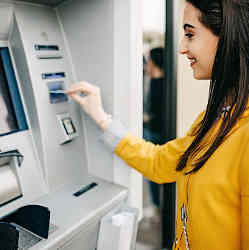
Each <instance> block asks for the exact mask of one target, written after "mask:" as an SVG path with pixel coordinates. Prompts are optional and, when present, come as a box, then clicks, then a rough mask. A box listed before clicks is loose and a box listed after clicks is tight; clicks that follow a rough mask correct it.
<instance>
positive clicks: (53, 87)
mask: <svg viewBox="0 0 249 250" xmlns="http://www.w3.org/2000/svg"><path fill="white" fill-rule="evenodd" d="M63 83H64V82H63V81H56V82H48V83H47V85H48V90H49V99H50V103H51V104H55V103H61V102H67V101H68V97H67V95H65V94H62V93H50V91H58V90H65V89H64V86H63Z"/></svg>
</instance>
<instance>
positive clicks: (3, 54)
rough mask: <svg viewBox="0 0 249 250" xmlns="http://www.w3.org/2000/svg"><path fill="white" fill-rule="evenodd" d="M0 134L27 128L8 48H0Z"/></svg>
mask: <svg viewBox="0 0 249 250" xmlns="http://www.w3.org/2000/svg"><path fill="white" fill-rule="evenodd" d="M0 107H1V109H0V136H3V135H6V134H10V133H14V132H18V131H22V130H26V129H28V126H27V121H26V117H25V113H24V109H23V105H22V101H21V97H20V93H19V89H18V86H17V81H16V77H15V73H14V69H13V66H12V63H11V58H10V54H9V50H8V48H1V49H0Z"/></svg>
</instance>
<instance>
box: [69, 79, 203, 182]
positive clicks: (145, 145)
mask: <svg viewBox="0 0 249 250" xmlns="http://www.w3.org/2000/svg"><path fill="white" fill-rule="evenodd" d="M79 92H81V93H83V94H87V96H84V97H82V96H81V95H80V94H79ZM68 94H69V95H70V96H71V97H72V98H73V99H74V100H76V101H77V102H78V103H79V104H80V105H81V106H82V108H83V109H84V110H85V112H86V113H87V114H88V115H89V116H90V117H92V119H93V120H94V121H95V122H96V123H97V124H98V125H99V127H100V128H101V129H102V130H103V132H104V133H103V136H102V138H101V140H102V141H103V142H104V143H105V144H106V145H107V146H108V147H109V149H110V150H111V151H112V152H113V151H114V152H115V153H116V154H117V155H119V156H120V157H121V158H122V159H123V160H124V161H125V162H126V163H127V164H128V165H130V166H131V167H133V168H134V169H136V170H138V171H139V172H141V173H142V174H143V175H144V176H146V177H147V178H149V179H151V180H153V181H154V182H157V183H166V182H175V181H176V180H177V178H178V177H179V176H180V174H181V173H179V172H177V171H176V166H177V162H178V159H179V157H180V156H181V154H182V153H183V152H184V151H185V150H186V149H187V147H188V146H189V145H190V143H191V142H192V140H193V137H192V135H191V132H189V133H188V134H187V135H186V136H185V137H183V138H179V139H176V140H173V141H170V142H168V143H166V144H165V145H162V146H159V145H154V144H152V143H150V142H146V141H145V140H143V139H140V138H138V137H136V136H133V135H132V134H130V133H128V131H127V130H126V129H125V128H124V127H123V126H122V124H121V123H120V122H118V121H117V120H115V119H114V120H112V118H111V116H110V115H108V114H106V113H105V112H104V110H103V107H102V103H101V95H100V89H99V88H98V87H96V86H94V85H92V84H89V83H86V82H81V83H78V84H75V85H73V86H72V88H71V89H70V90H69V91H68ZM203 114H204V113H202V114H201V115H200V116H199V117H198V118H197V120H196V122H195V123H194V125H193V126H192V128H191V130H192V129H193V127H195V126H196V124H198V123H199V121H200V119H201V117H203ZM191 130H190V131H191Z"/></svg>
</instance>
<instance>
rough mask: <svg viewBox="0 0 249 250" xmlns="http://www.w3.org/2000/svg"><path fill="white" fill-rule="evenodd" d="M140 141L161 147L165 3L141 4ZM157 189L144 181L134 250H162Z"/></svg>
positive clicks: (158, 0) (160, 0)
mask: <svg viewBox="0 0 249 250" xmlns="http://www.w3.org/2000/svg"><path fill="white" fill-rule="evenodd" d="M142 4H143V10H142V13H143V121H144V122H143V137H144V139H146V140H148V141H151V142H153V143H155V144H162V142H161V141H160V138H163V136H162V129H161V126H162V124H163V122H162V119H163V117H162V116H163V115H162V114H163V113H164V112H165V111H164V110H163V101H162V98H163V93H162V91H163V90H164V87H163V85H165V79H164V78H165V72H164V71H165V70H164V66H165V65H164V57H165V53H164V52H165V51H164V47H165V29H166V0H154V1H151V0H143V1H142ZM160 189H161V187H160V185H158V184H155V183H152V182H150V181H148V180H147V179H145V178H144V180H143V219H142V221H141V222H140V224H139V230H138V236H137V250H154V249H162V225H161V209H160Z"/></svg>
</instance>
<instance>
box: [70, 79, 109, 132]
mask: <svg viewBox="0 0 249 250" xmlns="http://www.w3.org/2000/svg"><path fill="white" fill-rule="evenodd" d="M67 94H68V95H69V96H71V97H72V98H73V99H74V100H75V101H76V102H78V103H79V104H80V105H81V107H82V108H83V110H84V111H85V112H86V113H87V114H88V115H89V116H90V117H91V118H92V119H93V120H94V121H95V122H96V123H97V125H98V126H99V127H100V128H101V129H102V130H104V129H105V128H106V127H108V125H109V124H110V123H111V121H112V119H111V115H108V114H107V113H106V112H105V111H104V109H103V106H102V101H101V94H100V88H99V87H97V86H95V85H93V84H90V83H88V82H79V83H76V84H73V85H72V86H71V88H70V89H69V90H68V91H67ZM82 94H83V95H82Z"/></svg>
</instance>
